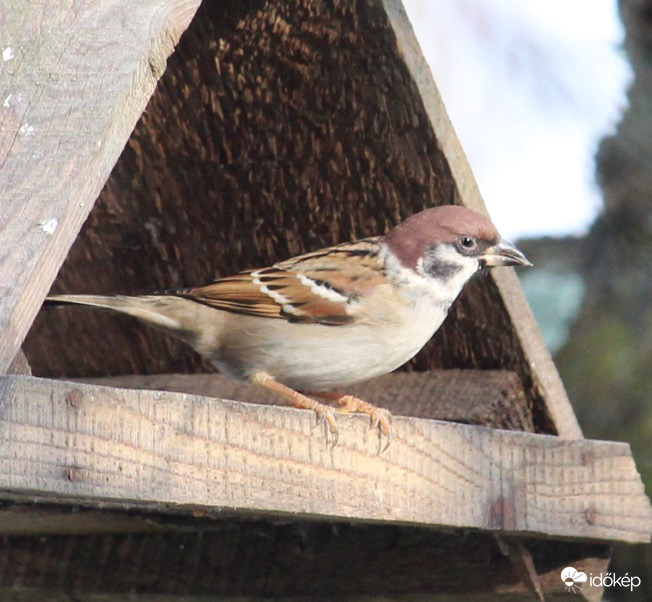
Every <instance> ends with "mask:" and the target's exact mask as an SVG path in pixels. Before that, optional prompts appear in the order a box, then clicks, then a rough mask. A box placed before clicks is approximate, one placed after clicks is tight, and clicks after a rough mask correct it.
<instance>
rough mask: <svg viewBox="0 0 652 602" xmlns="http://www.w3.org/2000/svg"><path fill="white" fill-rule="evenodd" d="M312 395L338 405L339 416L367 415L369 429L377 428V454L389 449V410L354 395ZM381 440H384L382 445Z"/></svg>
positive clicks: (320, 393) (322, 393)
mask: <svg viewBox="0 0 652 602" xmlns="http://www.w3.org/2000/svg"><path fill="white" fill-rule="evenodd" d="M314 395H316V396H317V397H322V398H323V399H328V400H330V401H334V402H335V403H337V404H338V405H339V407H338V408H337V411H338V412H339V413H341V414H350V413H356V414H367V415H368V416H369V419H370V421H371V426H370V428H371V429H375V428H378V431H379V434H380V440H379V448H378V453H379V454H382V453H383V452H384V451H385V450H386V449H387V448H388V447H389V444H390V442H391V440H392V422H391V418H392V414H391V413H390V411H389V410H386V409H385V408H379V407H377V406H375V405H373V404H371V403H369V402H368V401H364V400H363V399H360V398H359V397H355V396H354V395H342V394H340V393H331V392H319V393H314ZM383 438H384V439H385V443H384V444H383Z"/></svg>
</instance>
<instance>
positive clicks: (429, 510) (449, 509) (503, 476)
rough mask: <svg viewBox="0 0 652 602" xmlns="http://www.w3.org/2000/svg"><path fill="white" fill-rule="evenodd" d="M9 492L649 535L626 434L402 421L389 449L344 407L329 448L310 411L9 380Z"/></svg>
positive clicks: (1, 478)
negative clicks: (564, 435) (616, 438)
mask: <svg viewBox="0 0 652 602" xmlns="http://www.w3.org/2000/svg"><path fill="white" fill-rule="evenodd" d="M0 383H1V384H0V401H1V403H0V412H1V416H0V418H1V423H0V440H1V441H2V442H3V447H2V449H3V455H2V457H1V458H0V490H2V491H3V492H4V493H3V496H5V497H7V498H11V499H25V498H29V499H32V498H36V499H42V500H43V501H58V502H63V501H65V502H67V503H68V502H71V503H84V504H91V505H95V504H102V505H109V506H116V507H125V505H126V506H127V507H129V505H130V504H131V505H136V506H142V507H146V508H148V509H150V510H156V509H160V508H173V509H175V511H183V509H184V508H187V509H194V510H200V511H205V512H213V513H220V512H223V511H225V510H226V511H228V510H231V511H238V512H242V513H255V514H263V515H276V514H281V515H286V516H288V515H292V516H297V515H298V516H302V517H305V518H320V517H321V518H324V517H328V518H329V519H342V520H360V521H379V522H392V523H400V524H423V525H431V526H446V527H465V528H475V529H483V530H490V531H495V532H499V533H503V534H528V535H532V536H535V535H536V536H554V537H562V538H582V539H595V540H614V541H649V538H650V531H651V529H652V510H651V508H650V503H649V500H648V499H647V497H646V496H645V493H644V489H643V485H642V483H641V480H640V477H639V475H638V473H637V472H636V468H635V466H634V462H633V460H632V458H631V454H630V450H629V446H628V445H627V444H624V443H612V442H603V441H584V440H568V439H561V438H558V437H550V436H543V435H533V434H528V433H517V432H512V431H500V430H494V429H486V428H482V427H476V426H467V425H460V424H452V423H442V422H438V421H432V420H424V419H417V418H398V417H397V418H395V420H394V424H393V435H394V436H393V440H392V444H391V445H390V447H389V449H388V450H387V451H386V452H385V453H383V454H382V455H380V456H379V455H378V454H377V449H378V437H377V433H376V432H375V431H370V430H369V428H368V421H367V419H366V418H365V417H362V416H359V417H356V416H353V417H351V416H346V417H345V416H341V417H340V418H339V422H338V423H339V430H340V440H339V443H338V444H337V445H336V446H335V447H331V446H330V445H328V444H327V443H326V441H325V438H324V436H323V433H322V432H321V430H320V429H315V428H314V426H313V422H314V416H312V415H311V413H310V412H305V411H301V410H295V409H288V408H279V407H268V406H263V405H254V404H246V403H240V402H232V401H225V400H217V399H210V398H206V397H198V396H192V395H184V394H179V393H165V392H155V391H130V390H121V389H111V388H108V387H94V386H90V385H83V384H70V383H65V382H55V381H48V380H44V379H37V378H33V377H27V376H7V377H3V378H2V380H1V381H0Z"/></svg>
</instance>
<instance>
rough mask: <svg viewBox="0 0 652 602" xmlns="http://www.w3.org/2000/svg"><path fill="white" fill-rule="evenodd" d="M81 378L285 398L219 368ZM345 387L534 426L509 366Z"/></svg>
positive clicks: (464, 417)
mask: <svg viewBox="0 0 652 602" xmlns="http://www.w3.org/2000/svg"><path fill="white" fill-rule="evenodd" d="M80 382H87V383H89V384H95V385H103V386H109V387H122V388H127V389H156V390H160V391H177V392H179V393H191V394H193V395H205V396H208V397H215V396H219V397H221V398H222V399H235V400H238V401H246V402H249V403H267V404H271V405H279V403H282V402H281V401H280V399H279V398H278V397H277V396H276V395H274V394H273V393H271V392H270V391H268V390H267V389H263V388H261V387H258V386H255V385H250V384H247V383H243V382H238V381H234V380H231V379H228V378H225V377H223V376H220V375H219V374H148V375H136V374H134V375H125V376H108V377H103V378H102V377H98V378H89V379H80ZM346 392H347V393H350V394H352V395H356V396H357V397H359V398H360V399H364V400H365V401H369V402H372V403H373V404H375V405H377V406H379V407H383V408H387V409H388V410H390V411H391V412H392V413H393V414H396V415H402V416H414V417H416V418H434V419H436V420H450V421H452V422H461V423H463V424H477V425H480V426H489V427H493V428H502V429H507V430H519V431H528V432H534V424H533V421H532V412H531V411H530V410H529V408H528V405H527V403H526V401H525V393H524V391H523V387H522V386H521V383H520V381H519V380H518V377H517V376H516V375H515V374H514V373H513V372H508V371H507V370H433V371H430V372H412V373H406V372H398V373H394V374H388V375H386V376H382V377H380V378H376V379H374V380H372V381H369V382H366V383H363V384H359V385H354V386H352V387H349V388H348V389H347V391H346Z"/></svg>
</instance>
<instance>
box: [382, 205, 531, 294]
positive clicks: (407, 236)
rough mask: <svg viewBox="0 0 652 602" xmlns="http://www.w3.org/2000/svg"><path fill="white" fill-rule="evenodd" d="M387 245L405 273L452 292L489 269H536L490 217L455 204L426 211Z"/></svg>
mask: <svg viewBox="0 0 652 602" xmlns="http://www.w3.org/2000/svg"><path fill="white" fill-rule="evenodd" d="M382 240H383V242H384V243H385V244H386V245H387V247H388V249H389V250H390V251H391V252H392V254H393V255H394V257H396V258H397V259H398V261H399V262H400V263H401V265H402V266H403V268H407V269H410V270H414V272H416V273H417V274H418V275H420V276H423V277H426V278H432V279H435V280H437V281H439V282H441V283H443V284H446V283H449V284H450V286H451V287H452V288H460V289H461V287H462V286H464V284H465V283H466V282H467V281H468V280H469V279H470V278H471V277H472V276H473V275H474V274H476V273H477V272H479V271H480V270H481V269H482V268H485V267H497V266H514V265H523V266H531V265H532V264H531V263H530V261H529V260H528V259H527V258H526V257H525V255H523V253H521V251H519V250H518V249H517V248H516V247H515V246H514V245H511V244H510V243H508V242H506V241H505V240H503V239H502V238H501V236H500V235H499V234H498V231H497V230H496V227H495V226H494V225H493V223H491V221H490V220H489V219H488V218H487V217H485V216H484V215H481V214H480V213H477V212H476V211H472V210H471V209H467V208H465V207H458V206H455V205H444V206H442V207H434V208H432V209H426V210H425V211H421V212H420V213H417V214H415V215H413V216H411V217H409V218H408V219H407V220H405V221H404V222H402V223H401V224H399V225H398V226H397V227H396V228H394V229H393V230H391V231H390V232H388V233H387V234H386V235H385V236H384V237H383V239H382Z"/></svg>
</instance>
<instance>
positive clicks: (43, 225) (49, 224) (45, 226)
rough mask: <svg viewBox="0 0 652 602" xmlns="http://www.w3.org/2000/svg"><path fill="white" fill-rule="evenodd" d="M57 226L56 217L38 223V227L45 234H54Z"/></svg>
mask: <svg viewBox="0 0 652 602" xmlns="http://www.w3.org/2000/svg"><path fill="white" fill-rule="evenodd" d="M58 225H59V220H58V219H57V218H56V217H52V218H50V219H46V220H44V221H42V222H39V224H38V227H39V228H40V229H41V230H43V232H45V233H46V234H54V231H55V230H56V229H57V226H58Z"/></svg>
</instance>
